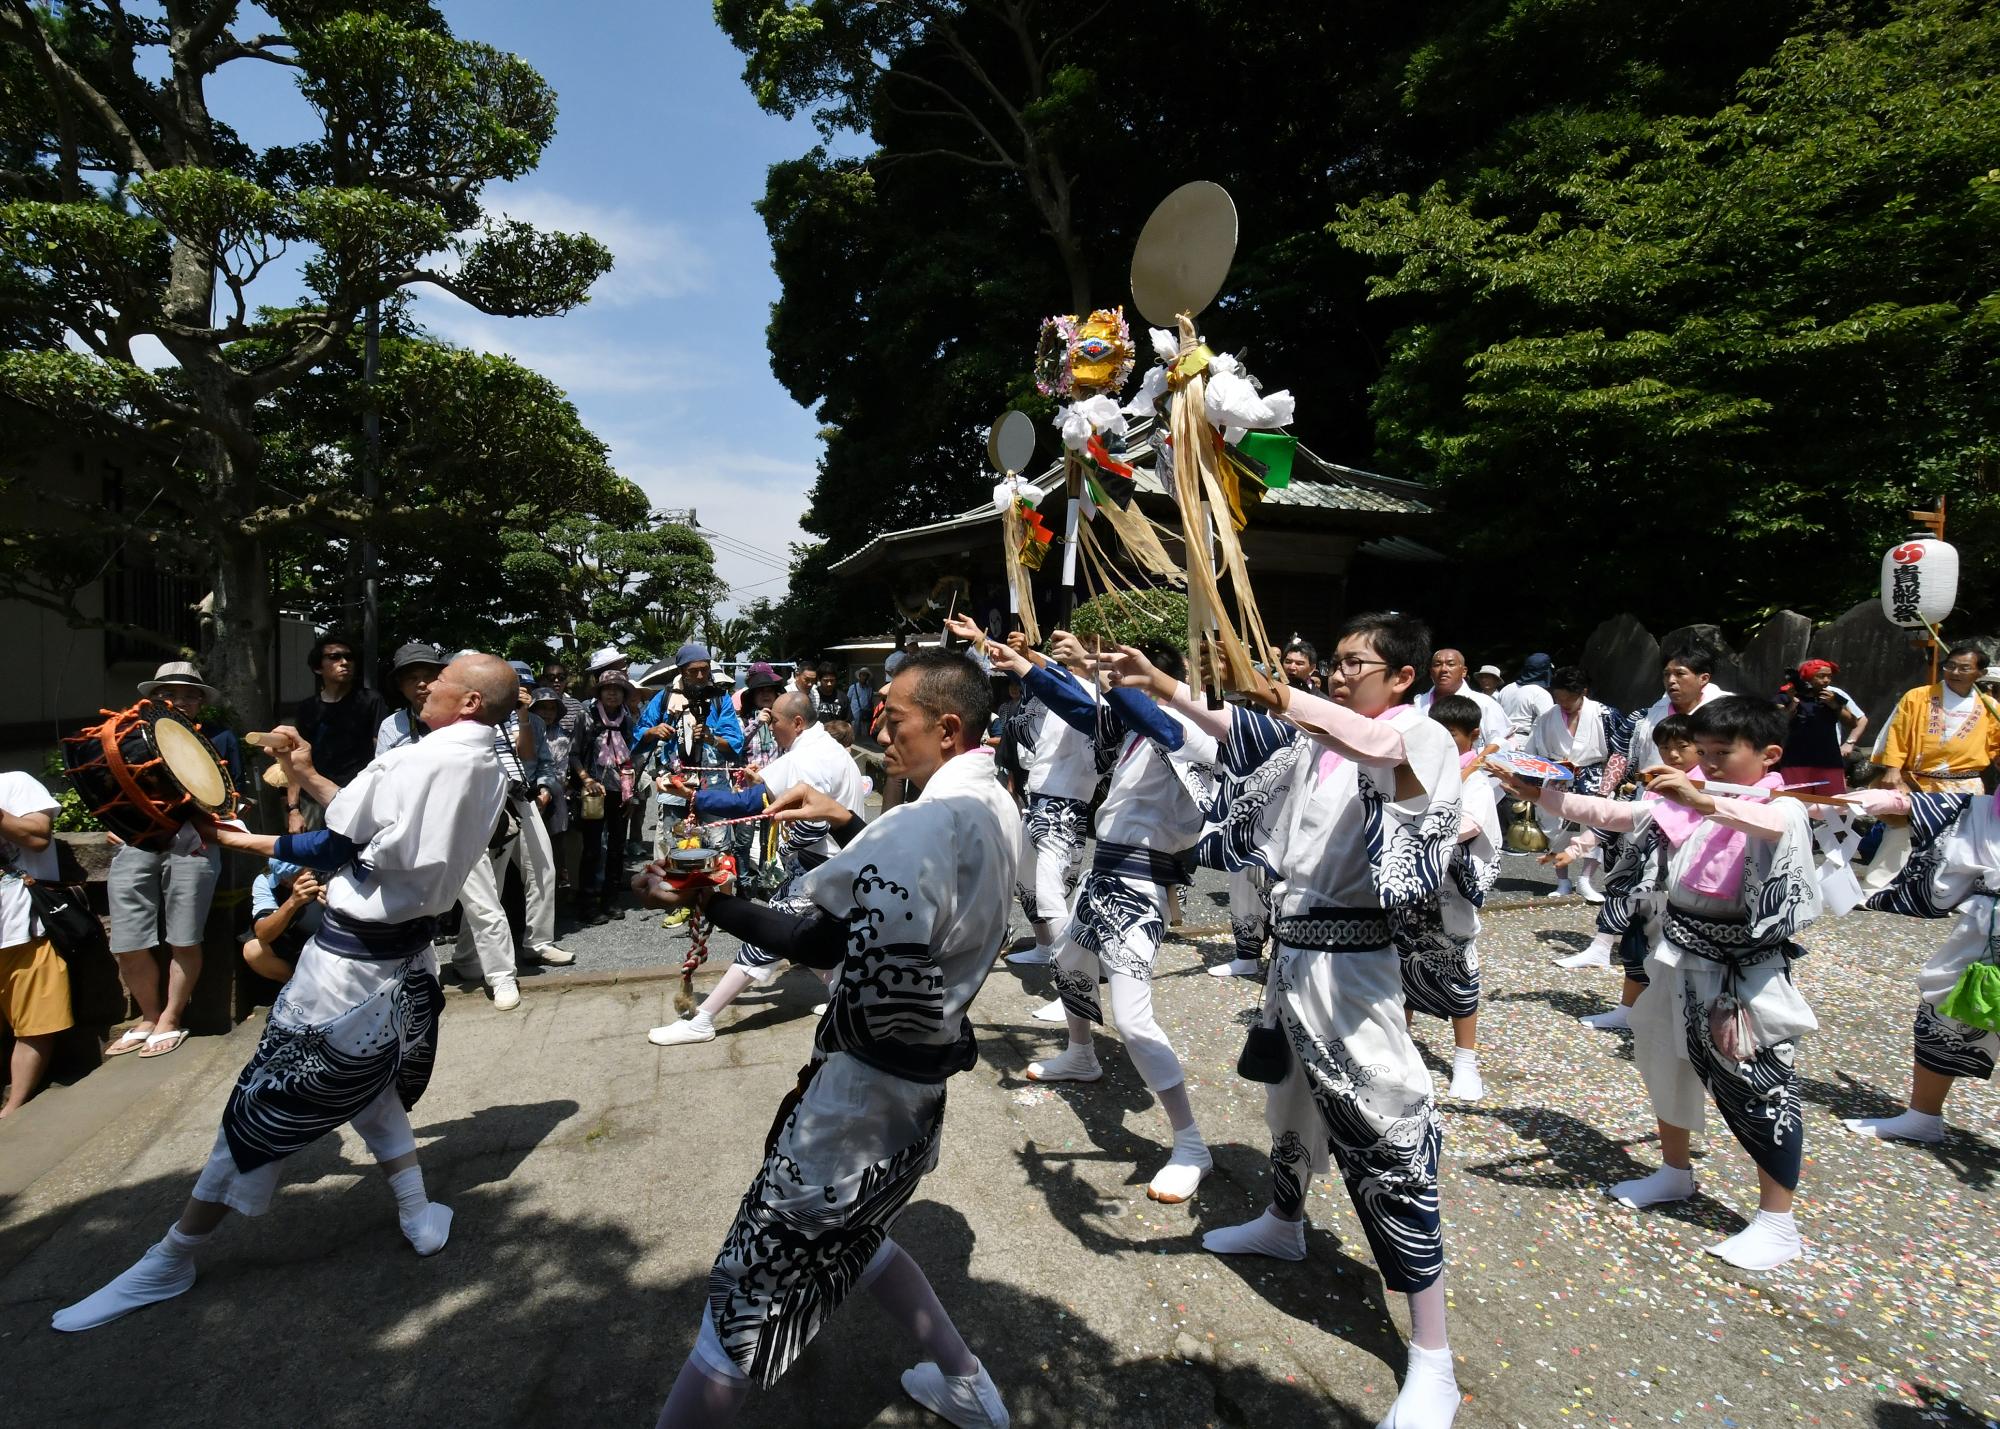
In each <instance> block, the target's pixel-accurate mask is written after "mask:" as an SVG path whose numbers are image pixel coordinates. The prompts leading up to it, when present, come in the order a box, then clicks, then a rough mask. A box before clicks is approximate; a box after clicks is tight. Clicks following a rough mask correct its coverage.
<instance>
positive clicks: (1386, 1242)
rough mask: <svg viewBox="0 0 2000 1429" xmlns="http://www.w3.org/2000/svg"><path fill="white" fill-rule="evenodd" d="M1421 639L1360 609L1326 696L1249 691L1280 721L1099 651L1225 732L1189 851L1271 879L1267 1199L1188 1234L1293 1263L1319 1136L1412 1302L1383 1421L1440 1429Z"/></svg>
mask: <svg viewBox="0 0 2000 1429" xmlns="http://www.w3.org/2000/svg"><path fill="white" fill-rule="evenodd" d="M1430 651H1431V636H1430V631H1429V630H1428V629H1427V628H1426V627H1425V626H1424V624H1423V622H1422V621H1419V620H1416V619H1414V618H1412V617H1410V616H1407V615H1397V614H1376V615H1361V616H1356V617H1355V618H1354V619H1353V620H1350V621H1349V622H1348V623H1347V625H1346V627H1345V628H1344V629H1343V630H1342V631H1341V635H1340V640H1339V643H1338V645H1337V646H1336V648H1335V652H1334V658H1333V661H1332V663H1331V665H1330V667H1329V675H1328V688H1329V690H1330V692H1331V698H1330V699H1329V698H1322V697H1320V696H1317V695H1314V694H1311V693H1309V692H1307V691H1304V690H1299V689H1289V688H1285V687H1282V686H1276V685H1271V684H1268V683H1265V684H1260V685H1259V686H1258V687H1257V688H1256V689H1254V690H1251V691H1248V692H1246V693H1247V694H1248V696H1249V698H1250V699H1251V700H1253V701H1255V702H1256V703H1258V704H1261V705H1263V706H1264V707H1265V708H1266V709H1269V710H1272V711H1274V712H1275V713H1276V715H1277V716H1278V717H1276V718H1274V717H1273V716H1272V715H1271V714H1266V713H1264V712H1263V711H1262V710H1253V709H1249V708H1246V707H1244V706H1240V705H1231V706H1227V707H1225V708H1224V709H1222V710H1216V711H1211V710H1209V709H1207V708H1206V707H1205V705H1204V703H1203V702H1202V701H1201V700H1199V699H1198V698H1196V697H1195V696H1194V695H1193V694H1192V693H1191V692H1190V691H1189V690H1188V688H1187V686H1185V685H1183V684H1181V683H1180V682H1178V681H1177V680H1175V679H1173V678H1171V677H1170V676H1168V675H1166V674H1163V673H1162V672H1161V671H1159V670H1156V669H1154V668H1153V667H1152V666H1151V665H1150V664H1149V663H1148V662H1147V661H1146V659H1145V657H1143V656H1141V655H1140V654H1139V653H1138V652H1137V651H1133V650H1121V651H1119V652H1118V654H1117V655H1115V656H1113V657H1112V658H1111V663H1112V665H1113V666H1114V668H1115V669H1117V671H1118V679H1119V683H1120V684H1121V685H1128V686H1138V687H1141V688H1145V689H1148V690H1150V691H1151V692H1152V693H1153V694H1154V695H1155V696H1156V697H1157V698H1159V699H1161V700H1162V701H1165V702H1168V703H1169V704H1170V707H1171V708H1172V709H1173V710H1174V711H1175V712H1177V713H1178V714H1180V715H1181V716H1182V717H1183V718H1184V719H1186V720H1187V721H1188V722H1189V723H1190V724H1192V725H1194V726H1195V727H1196V728H1197V729H1199V730H1202V731H1204V732H1206V733H1208V734H1211V735H1213V736H1214V737H1216V738H1217V739H1218V740H1220V741H1221V743H1220V746H1219V750H1218V754H1217V761H1218V763H1219V765H1220V767H1221V770H1222V777H1221V779H1220V780H1219V781H1218V798H1217V801H1216V803H1215V805H1213V806H1212V809H1211V813H1210V818H1211V820H1212V821H1213V822H1215V823H1216V825H1217V827H1216V828H1215V830H1214V831H1213V832H1212V833H1211V834H1210V835H1209V836H1207V837H1205V838H1204V844H1205V845H1206V844H1207V843H1208V841H1209V839H1211V838H1212V839H1215V840H1216V841H1218V842H1220V843H1222V844H1223V845H1224V846H1225V848H1224V857H1225V859H1226V861H1227V862H1229V863H1240V862H1246V861H1247V862H1255V863H1258V864H1260V865H1261V866H1262V867H1263V868H1265V869H1266V870H1267V871H1269V872H1270V873H1271V874H1272V875H1273V876H1274V877H1275V878H1276V879H1277V883H1276V886H1275V887H1274V888H1273V890H1272V899H1271V905H1272V909H1273V912H1274V917H1273V919H1272V927H1271V934H1272V939H1273V942H1274V944H1275V952H1274V954H1273V959H1272V971H1271V981H1270V991H1269V994H1268V998H1267V1003H1266V1006H1267V1011H1268V1012H1270V1013H1274V1014H1275V1016H1276V1018H1277V1023H1278V1026H1279V1028H1280V1030H1281V1031H1282V1033H1283V1036H1284V1042H1285V1045H1286V1048H1287V1052H1288V1060H1289V1062H1290V1067H1289V1070H1288V1071H1287V1073H1286V1075H1285V1078H1284V1080H1283V1081H1281V1082H1279V1083H1277V1084H1276V1085H1273V1086H1271V1087H1269V1088H1268V1090H1267V1094H1266V1102H1265V1117H1266V1119H1267V1121H1268V1122H1269V1123H1270V1128H1271V1205H1270V1208H1269V1209H1268V1210H1266V1211H1265V1212H1264V1213H1263V1214H1262V1215H1260V1216H1259V1217H1257V1219H1255V1220H1253V1221H1251V1222H1249V1223H1248V1224H1246V1225H1240V1226H1230V1227H1228V1228H1226V1229H1222V1230H1214V1231H1210V1232H1209V1233H1208V1234H1207V1235H1205V1236H1203V1237H1202V1245H1203V1246H1204V1247H1206V1248H1207V1249H1209V1250H1211V1251H1214V1252H1215V1253H1217V1254H1220V1255H1268V1256H1272V1257H1275V1258H1277V1259H1280V1260H1303V1259H1304V1258H1305V1253H1306V1236H1305V1193H1306V1187H1307V1184H1308V1182H1309V1181H1310V1179H1311V1177H1312V1175H1313V1173H1314V1172H1315V1171H1323V1170H1325V1169H1326V1165H1327V1153H1328V1149H1329V1147H1331V1150H1332V1154H1333V1158H1334V1160H1335V1161H1336V1162H1337V1163H1338V1164H1339V1167H1340V1171H1341V1176H1342V1178H1343V1179H1344V1180H1345V1181H1346V1183H1347V1190H1348V1194H1349V1196H1351V1197H1352V1198H1353V1201H1354V1210H1355V1214H1356V1216H1357V1217H1359V1219H1360V1221H1361V1225H1362V1229H1363V1230H1364V1231H1365V1232H1366V1233H1367V1235H1368V1243H1369V1246H1370V1247H1371V1248H1372V1249H1373V1251H1374V1253H1375V1261H1376V1264H1377V1266H1378V1267H1379V1268H1380V1270H1381V1273H1382V1280H1383V1283H1384V1285H1386V1286H1387V1287H1388V1288H1389V1289H1391V1290H1399V1291H1401V1292H1403V1293H1404V1294H1406V1295H1408V1296H1409V1298H1410V1354H1409V1366H1408V1372H1407V1373H1406V1375H1405V1376H1404V1381H1403V1388H1402V1391H1401V1393H1400V1394H1398V1395H1397V1397H1396V1402H1395V1404H1394V1406H1393V1407H1392V1408H1391V1409H1390V1411H1389V1415H1388V1417H1387V1418H1386V1419H1384V1420H1383V1421H1382V1426H1383V1429H1443V1426H1447V1425H1449V1424H1450V1423H1451V1421H1452V1419H1453V1418H1454V1417H1455V1416H1456V1414H1457V1413H1458V1404H1459V1393H1458V1381H1457V1378H1456V1376H1455V1375H1454V1373H1453V1371H1452V1362H1451V1350H1450V1347H1449V1344H1448V1342H1447V1337H1446V1333H1445V1297H1444V1281H1443V1275H1444V1229H1443V1224H1442V1221H1441V1220H1440V1218H1439V1215H1438V1180H1437V1164H1438V1151H1439V1147H1440V1145H1441V1142H1442V1126H1441V1124H1440V1122H1439V1120H1438V1114H1437V1107H1436V1104H1435V1101H1434V1099H1433V1095H1432V1088H1431V1076H1430V1072H1429V1070H1428V1069H1427V1068H1426V1067H1425V1066H1424V1063H1423V1058H1422V1057H1421V1056H1420V1055H1419V1053H1418V1051H1417V1046H1416V1043H1415V1042H1414V1041H1413V1040H1412V1039H1411V1037H1410V1032H1409V1027H1408V1025H1407V1023H1406V1022H1405V1020H1404V1012H1403V985H1402V976H1401V967H1400V963H1399V960H1398V958H1397V954H1396V949H1395V942H1394V936H1395V935H1394V933H1393V932H1392V924H1394V923H1396V922H1398V921H1400V920H1402V919H1404V918H1418V919H1422V918H1425V917H1426V915H1425V913H1424V912H1423V910H1424V909H1426V908H1427V907H1429V906H1430V905H1431V904H1433V903H1434V901H1435V900H1436V899H1437V897H1438V895H1439V890H1440V889H1441V888H1442V887H1443V884H1444V881H1445V878H1446V869H1447V868H1448V866H1449V865H1450V863H1451V860H1452V858H1453V854H1454V849H1455V847H1456V844H1457V840H1458V833H1459V790H1460V784H1461V780H1460V775H1459V767H1458V760H1459V755H1458V751H1457V750H1456V749H1455V748H1454V747H1453V744H1452V740H1451V737H1450V736H1449V735H1448V734H1446V733H1445V731H1444V729H1443V727H1442V726H1440V725H1438V724H1435V723H1433V722H1432V721H1430V720H1428V719H1426V718H1424V716H1423V715H1421V714H1419V713H1418V712H1417V710H1416V709H1415V707H1414V706H1413V705H1412V704H1411V703H1410V700H1411V696H1412V694H1413V693H1414V690H1413V686H1414V685H1415V684H1416V680H1417V671H1418V670H1419V669H1421V668H1422V667H1423V666H1424V665H1425V663H1426V662H1427V661H1428V660H1429V658H1430ZM1208 856H1210V855H1209V852H1208V850H1206V849H1205V850H1204V857H1205V858H1206V857H1208Z"/></svg>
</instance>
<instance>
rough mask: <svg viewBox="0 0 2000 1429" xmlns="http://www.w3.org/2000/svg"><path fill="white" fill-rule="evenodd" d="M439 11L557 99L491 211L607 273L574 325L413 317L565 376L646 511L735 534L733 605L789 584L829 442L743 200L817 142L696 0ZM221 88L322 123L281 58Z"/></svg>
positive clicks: (264, 115)
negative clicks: (769, 171) (587, 244)
mask: <svg viewBox="0 0 2000 1429" xmlns="http://www.w3.org/2000/svg"><path fill="white" fill-rule="evenodd" d="M444 10H445V13H446V14H447V16H448V17H449V19H450V21H451V24H452V27H453V29H454V30H455V31H456V32H457V33H458V34H460V35H461V36H463V37H465V38H467V39H477V40H483V41H485V42H486V43H488V44H492V45H497V46H499V47H500V48H502V49H506V50H510V51H512V52H513V53H515V54H518V55H520V56H521V57H522V58H523V59H525V60H527V61H528V62H529V63H530V64H532V65H533V66H534V67H535V68H536V69H537V70H539V71H540V72H541V74H542V76H543V78H545V79H546V80H548V82H549V83H550V84H551V85H553V86H554V88H555V91H556V94H557V97H558V101H559V103H560V106H561V112H560V117H559V119H558V121H557V130H556V137H555V141H554V142H553V143H552V144H551V145H550V146H549V148H548V150H547V151H546V153H545V154H544V155H543V158H542V164H541V167H540V168H539V169H537V170H536V171H535V172H534V173H532V174H530V175H528V176H527V177H526V178H524V179H522V180H520V181H519V182H517V183H514V184H509V185H496V186H493V187H490V188H489V189H488V190H487V191H486V199H487V204H488V207H489V208H491V209H498V210H502V211H505V212H506V213H509V214H511V215H512V216H514V217H516V218H521V219H525V220H527V221H529V222H532V223H534V224H536V225H537V226H539V227H544V228H560V229H564V230H569V231H575V230H582V231H584V232H587V233H590V234H592V235H594V236H595V237H597V238H599V239H600V240H602V241H603V242H605V243H606V244H608V245H609V246H610V248H611V250H612V252H613V253H614V254H615V255H616V258H617V266H616V267H615V268H614V269H613V270H612V272H611V273H610V274H609V275H608V276H607V277H605V278H604V279H603V280H602V281H600V282H599V283H598V285H597V286H596V288H595V289H593V291H592V294H591V301H590V303H589V304H588V305H587V306H585V307H583V308H581V309H579V310H578V311H576V312H574V313H572V314H570V315H568V316H566V317H561V318H543V319H519V318H490V317H487V316H485V315H484V314H482V313H479V312H477V311H475V310H473V309H472V308H469V307H467V306H466V305H464V304H462V303H460V302H458V301H457V300H456V299H454V298H452V297H450V296H449V295H447V294H444V293H442V292H440V291H438V290H436V289H430V288H419V289H417V290H416V291H417V292H418V293H419V294H421V296H420V297H419V299H418V302H417V305H416V309H417V316H418V318H419V320H420V321H422V322H423V323H424V324H425V326H427V327H428V328H429V329H430V330H431V331H432V332H433V333H435V334H436V335H437V336H439V337H441V338H444V339H445V340H447V341H450V342H455V343H459V344H461V345H464V346H468V347H475V348H479V349H482V350H485V351H489V352H504V353H509V354H511V355H512V356H513V357H515V358H516V359H517V360H519V361H521V362H523V363H525V364H526V365H528V366H530V367H532V368H534V369H535V370H536V371H538V372H541V373H543V374H544V375H545V376H547V377H549V378H550V379H551V380H552V381H554V382H556V383H557V384H559V385H560V386H562V387H563V388H564V389H565V390H567V391H568V393H569V395H570V399H571V400H572V401H574V402H575V403H576V406H577V410H578V411H579V412H580V413H581V414H582V416H583V420H584V421H585V422H586V423H587V424H588V425H589V426H590V428H591V429H592V430H593V431H595V432H596V433H597V434H598V435H599V436H600V437H602V438H603V439H604V440H605V441H606V442H607V443H609V444H610V446H611V450H612V457H613V460H614V461H615V463H616V465H617V467H618V469H619V470H620V471H621V472H623V473H624V474H625V475H626V476H628V477H630V478H631V479H632V480H634V481H636V482H638V483H639V485H640V486H642V487H643V488H645V491H646V493H647V495H648V496H649V497H650V498H651V500H652V502H653V504H654V506H655V507H667V508H690V507H691V508H693V509H694V510H695V511H696V512H697V513H698V514H699V517H700V520H701V524H702V525H703V526H704V527H706V528H713V529H715V530H717V531H720V532H722V533H725V535H726V537H728V538H730V539H729V541H728V544H729V546H730V547H731V549H727V550H725V549H723V548H722V547H721V546H718V548H717V552H716V568H717V570H718V572H719V573H720V574H721V576H722V577H723V579H724V580H726V581H727V582H728V583H729V585H730V587H731V588H732V594H731V597H730V601H729V603H730V604H731V605H740V604H742V603H744V602H747V601H749V600H753V599H755V598H756V597H758V596H760V595H762V596H770V597H773V598H776V597H778V596H781V595H782V594H783V593H784V589H785V579H784V568H785V562H786V559H787V550H786V548H787V543H788V542H790V541H794V540H798V539H801V536H800V532H799V529H798V524H797V523H798V516H799V514H800V512H802V511H803V510H804V509H805V504H806V493H807V490H808V488H809V487H810V486H811V484H812V480H813V473H814V463H815V462H816V460H817V458H818V453H819V441H818V436H817V426H816V424H815V423H814V421H813V419H812V416H811V414H810V413H809V412H807V411H806V410H805V409H803V408H801V407H800V406H799V405H798V404H797V403H796V402H794V401H793V400H792V399H791V397H790V396H789V395H788V394H787V393H786V392H785V390H784V389H783V388H782V387H780V386H779V385H778V383H777V381H776V379H774V378H773V377H772V376H771V369H770V360H769V355H768V354H767V352H766V351H765V347H764V325H765V323H766V322H767V321H768V319H769V310H770V305H771V302H772V301H773V300H774V299H775V298H776V297H777V295H778V284H777V280H776V278H775V277H774V276H773V275H772V273H771V267H770V245H769V243H768V242H767V241H766V239H765V236H764V226H763V221H762V220H761V219H759V218H758V216H757V215H756V213H755V212H754V211H753V210H752V209H751V204H752V203H753V202H755V201H756V200H757V199H758V198H759V197H761V196H762V194H763V192H764V172H765V169H766V168H767V167H768V166H769V165H770V164H772V163H773V162H775V161H777V160H779V159H784V158H790V157H793V156H795V155H797V154H800V153H803V152H804V151H805V150H806V149H807V148H809V147H810V146H811V145H812V144H813V142H814V141H815V139H816V137H817V136H816V135H815V134H814V132H813V130H812V128H811V126H810V125H808V124H806V123H805V122H804V121H803V120H799V121H791V122H788V121H786V120H782V119H778V118H776V117H774V116H771V115H768V114H765V113H763V112H762V111H761V110H759V109H758V108H757V106H756V104H755V103H754V102H753V101H752V99H751V97H750V92H749V90H748V89H747V88H745V86H744V84H743V81H742V78H741V75H742V68H743V64H742V56H741V55H739V54H738V53H737V52H736V50H735V49H733V48H732V47H731V46H730V45H729V43H728V41H727V40H726V39H725V38H724V37H723V35H722V32H721V31H720V30H718V29H717V28H716V26H715V22H714V20H713V18H712V17H711V14H710V8H709V5H708V4H707V3H706V0H665V3H650V4H643V3H633V2H632V0H588V3H583V4H574V5H550V4H548V3H546V0H477V3H472V0H462V3H451V2H450V0H446V3H445V5H444ZM250 23H254V22H250ZM248 27H249V26H248V25H246V28H248ZM210 99H211V102H212V104H213V105H214V108H215V112H216V113H217V114H218V115H219V116H220V117H222V118H224V119H226V120H228V121H229V122H230V123H231V124H233V125H235V126H236V128H237V129H238V130H239V132H241V133H242V134H243V136H244V138H245V139H247V140H248V141H249V142H251V143H253V144H258V145H263V144H270V143H280V142H295V141H297V140H299V139H301V138H304V137H306V136H307V135H308V134H310V133H311V132H313V125H312V116H311V113H310V111H309V110H308V109H307V108H306V106H305V103H304V101H303V100H301V99H300V98H299V96H298V93H297V91H296V89H294V88H293V86H292V82H291V76H290V73H289V71H286V70H283V69H280V68H278V67H275V66H269V65H258V64H248V63H239V64H234V65H230V66H228V67H227V68H226V69H225V70H224V71H223V72H222V74H221V75H219V76H218V77H217V80H216V81H215V82H214V83H213V84H212V85H211V88H210ZM267 284H268V285H269V286H267ZM279 285H282V286H283V287H285V288H288V289H291V290H293V291H291V292H280V291H277V290H276V289H277V287H278V286H279ZM296 289H297V281H296V277H295V275H294V274H293V273H279V272H277V271H275V270H274V271H273V273H271V274H267V275H266V276H265V278H264V279H260V281H259V296H260V298H262V299H263V300H265V301H270V302H279V301H284V300H287V299H289V298H291V297H293V296H295V293H296Z"/></svg>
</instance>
